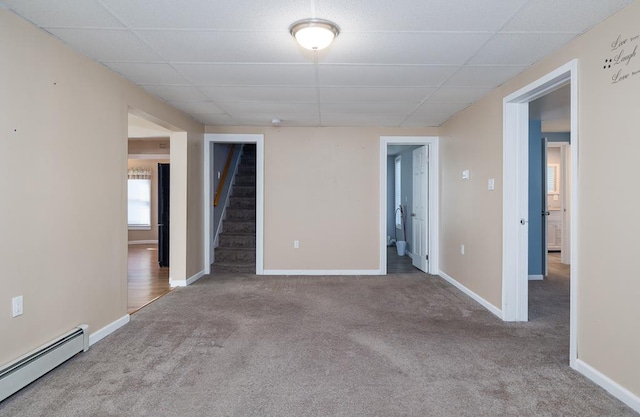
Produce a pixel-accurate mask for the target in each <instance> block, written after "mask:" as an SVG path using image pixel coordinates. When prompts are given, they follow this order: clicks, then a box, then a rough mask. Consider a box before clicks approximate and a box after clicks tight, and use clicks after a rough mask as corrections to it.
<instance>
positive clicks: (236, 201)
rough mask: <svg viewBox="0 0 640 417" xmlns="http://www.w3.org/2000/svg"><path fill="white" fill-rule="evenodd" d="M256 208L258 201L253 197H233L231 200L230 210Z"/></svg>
mask: <svg viewBox="0 0 640 417" xmlns="http://www.w3.org/2000/svg"><path fill="white" fill-rule="evenodd" d="M255 207H256V199H255V198H253V197H236V196H233V197H231V198H230V199H229V208H228V210H235V209H253V208H255Z"/></svg>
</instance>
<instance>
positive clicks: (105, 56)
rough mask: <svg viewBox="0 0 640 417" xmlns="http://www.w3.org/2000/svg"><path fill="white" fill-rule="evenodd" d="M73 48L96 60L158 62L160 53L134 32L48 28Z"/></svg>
mask: <svg viewBox="0 0 640 417" xmlns="http://www.w3.org/2000/svg"><path fill="white" fill-rule="evenodd" d="M48 30H49V32H51V33H52V34H54V35H55V36H57V37H58V38H60V39H61V40H62V41H64V42H65V43H67V44H68V45H69V46H71V47H72V48H74V49H76V50H78V51H80V52H82V53H83V54H85V55H87V56H89V57H91V58H93V59H95V60H96V61H129V62H158V61H160V60H161V58H160V55H158V54H157V53H155V52H154V51H153V50H152V49H151V48H149V47H148V46H147V45H145V44H144V43H143V42H142V41H140V39H138V37H137V36H135V35H134V34H133V33H131V32H128V31H125V30H107V29H48Z"/></svg>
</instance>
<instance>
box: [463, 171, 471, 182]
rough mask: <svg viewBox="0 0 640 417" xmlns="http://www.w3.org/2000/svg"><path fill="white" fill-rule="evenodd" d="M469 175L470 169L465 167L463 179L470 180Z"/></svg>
mask: <svg viewBox="0 0 640 417" xmlns="http://www.w3.org/2000/svg"><path fill="white" fill-rule="evenodd" d="M469 176H470V174H469V170H468V169H465V170H464V171H462V179H463V180H468V179H469Z"/></svg>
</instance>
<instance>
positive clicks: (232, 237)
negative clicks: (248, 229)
mask: <svg viewBox="0 0 640 417" xmlns="http://www.w3.org/2000/svg"><path fill="white" fill-rule="evenodd" d="M219 239H220V246H219V247H221V248H223V247H224V248H247V249H249V248H253V249H255V247H256V235H255V234H246V233H228V232H223V233H220V236H219Z"/></svg>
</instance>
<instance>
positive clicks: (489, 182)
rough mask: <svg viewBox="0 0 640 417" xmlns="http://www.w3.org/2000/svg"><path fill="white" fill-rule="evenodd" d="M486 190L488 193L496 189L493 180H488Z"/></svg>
mask: <svg viewBox="0 0 640 417" xmlns="http://www.w3.org/2000/svg"><path fill="white" fill-rule="evenodd" d="M487 189H488V190H489V191H493V190H495V189H496V180H495V179H493V178H489V181H487Z"/></svg>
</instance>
